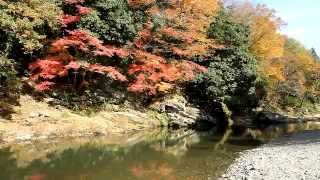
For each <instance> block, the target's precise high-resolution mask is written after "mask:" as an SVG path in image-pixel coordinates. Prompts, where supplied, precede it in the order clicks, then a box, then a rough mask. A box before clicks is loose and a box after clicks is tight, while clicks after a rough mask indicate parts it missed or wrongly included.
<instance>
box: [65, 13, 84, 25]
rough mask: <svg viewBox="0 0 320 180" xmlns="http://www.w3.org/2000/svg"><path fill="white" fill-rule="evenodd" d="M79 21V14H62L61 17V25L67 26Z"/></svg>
mask: <svg viewBox="0 0 320 180" xmlns="http://www.w3.org/2000/svg"><path fill="white" fill-rule="evenodd" d="M79 21H80V16H78V15H76V16H72V15H68V14H66V15H64V16H63V17H62V27H67V26H68V25H70V24H73V23H76V22H79Z"/></svg>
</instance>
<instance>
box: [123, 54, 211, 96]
mask: <svg viewBox="0 0 320 180" xmlns="http://www.w3.org/2000/svg"><path fill="white" fill-rule="evenodd" d="M133 56H134V58H135V60H136V64H132V65H130V67H129V69H128V73H129V74H130V75H136V79H135V81H134V82H132V83H131V84H130V86H129V87H128V90H129V91H131V92H137V93H147V94H148V95H155V94H157V93H158V92H162V91H163V90H165V91H166V90H168V88H171V87H172V85H173V84H175V83H177V82H179V81H188V80H191V79H193V78H194V76H195V75H196V74H197V73H200V72H205V71H206V68H204V67H202V66H200V65H198V64H195V63H192V62H190V61H180V62H178V61H174V62H171V63H169V62H167V61H166V60H165V59H163V58H162V57H160V56H156V55H153V54H150V53H147V52H144V51H138V50H137V51H136V52H135V53H133ZM164 87H165V88H164Z"/></svg>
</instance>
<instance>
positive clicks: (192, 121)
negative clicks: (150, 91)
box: [152, 95, 217, 127]
mask: <svg viewBox="0 0 320 180" xmlns="http://www.w3.org/2000/svg"><path fill="white" fill-rule="evenodd" d="M152 107H153V108H155V109H156V110H158V111H159V112H162V113H166V114H167V116H168V118H169V126H170V127H190V126H194V125H197V124H201V123H204V122H206V123H212V124H216V123H217V121H216V119H215V118H213V117H212V116H211V115H209V114H206V113H205V112H203V111H202V110H201V109H200V108H198V107H196V106H194V105H191V104H188V101H187V100H186V99H185V98H184V97H183V96H181V95H174V96H171V97H167V98H165V99H164V100H162V101H161V102H157V103H155V104H153V105H152Z"/></svg>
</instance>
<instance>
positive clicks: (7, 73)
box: [0, 56, 19, 116]
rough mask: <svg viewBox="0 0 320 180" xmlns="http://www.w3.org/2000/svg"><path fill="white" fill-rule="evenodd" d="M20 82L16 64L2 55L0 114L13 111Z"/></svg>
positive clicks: (0, 60)
mask: <svg viewBox="0 0 320 180" xmlns="http://www.w3.org/2000/svg"><path fill="white" fill-rule="evenodd" d="M18 85H19V83H18V80H17V77H16V71H15V69H14V64H13V63H12V61H11V60H8V59H7V58H5V57H4V56H0V116H6V115H7V113H8V112H10V111H11V105H12V104H13V103H16V100H17V98H18V95H19V86H18Z"/></svg>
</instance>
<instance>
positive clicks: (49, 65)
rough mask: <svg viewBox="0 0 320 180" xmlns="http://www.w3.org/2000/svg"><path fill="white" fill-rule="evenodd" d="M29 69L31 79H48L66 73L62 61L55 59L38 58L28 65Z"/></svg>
mask: <svg viewBox="0 0 320 180" xmlns="http://www.w3.org/2000/svg"><path fill="white" fill-rule="evenodd" d="M29 69H30V72H31V73H32V74H33V75H32V77H31V78H32V80H38V79H39V78H43V79H48V80H50V79H54V78H55V77H57V76H65V75H66V74H67V71H66V69H65V68H64V65H63V64H62V62H60V61H56V60H47V59H44V60H41V59H38V60H37V61H35V62H33V63H31V64H30V65H29Z"/></svg>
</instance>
